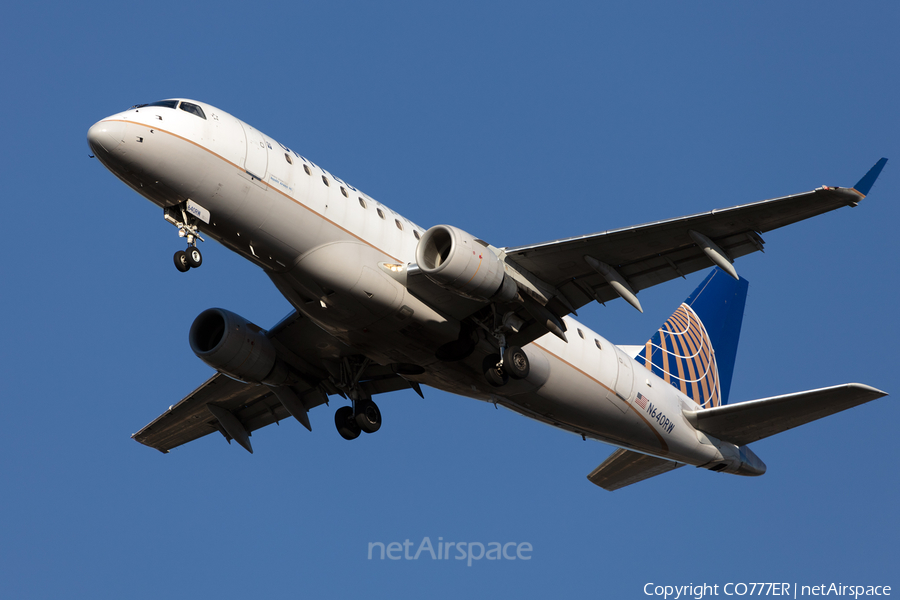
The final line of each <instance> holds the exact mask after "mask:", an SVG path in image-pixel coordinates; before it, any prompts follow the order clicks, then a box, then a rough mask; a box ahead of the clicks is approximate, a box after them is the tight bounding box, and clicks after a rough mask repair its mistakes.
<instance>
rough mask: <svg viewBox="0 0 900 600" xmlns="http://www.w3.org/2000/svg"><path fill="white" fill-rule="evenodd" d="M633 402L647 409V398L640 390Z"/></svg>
mask: <svg viewBox="0 0 900 600" xmlns="http://www.w3.org/2000/svg"><path fill="white" fill-rule="evenodd" d="M634 403H635V404H637V405H638V406H640V407H641V408H643V409H644V410H647V398H646V397H645V396H644V395H643V394H641V393H640V392H638V395H637V398H635V400H634Z"/></svg>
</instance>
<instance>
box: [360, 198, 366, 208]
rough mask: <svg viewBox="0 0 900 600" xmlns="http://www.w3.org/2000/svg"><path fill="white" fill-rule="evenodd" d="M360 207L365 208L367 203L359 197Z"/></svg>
mask: <svg viewBox="0 0 900 600" xmlns="http://www.w3.org/2000/svg"><path fill="white" fill-rule="evenodd" d="M359 205H360V206H362V207H363V208H365V207H366V201H365V200H363V199H362V196H359Z"/></svg>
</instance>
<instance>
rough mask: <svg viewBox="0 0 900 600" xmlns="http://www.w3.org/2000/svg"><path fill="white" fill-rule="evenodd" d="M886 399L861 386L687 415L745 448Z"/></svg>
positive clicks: (707, 430)
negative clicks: (860, 406)
mask: <svg viewBox="0 0 900 600" xmlns="http://www.w3.org/2000/svg"><path fill="white" fill-rule="evenodd" d="M883 396H887V393H886V392H882V391H881V390H878V389H876V388H873V387H870V386H868V385H864V384H861V383H846V384H843V385H836V386H833V387H827V388H821V389H817V390H807V391H805V392H797V393H795V394H786V395H784V396H775V397H772V398H763V399H761V400H750V401H748V402H739V403H737V404H728V405H726V406H718V407H715V408H709V409H706V410H698V411H684V416H685V418H687V420H688V421H689V422H690V423H691V424H692V425H693V426H694V427H696V428H697V429H699V430H700V431H702V432H704V433H708V434H709V435H712V436H715V437H717V438H719V439H721V440H725V441H728V442H731V443H733V444H737V445H738V446H743V445H744V444H749V443H751V442H755V441H757V440H761V439H763V438H766V437H769V436H771V435H775V434H776V433H781V432H782V431H787V430H788V429H793V428H794V427H798V426H800V425H803V424H805V423H809V422H811V421H815V420H817V419H821V418H823V417H827V416H828V415H832V414H834V413H837V412H840V411H842V410H846V409H848V408H852V407H854V406H858V405H860V404H865V403H866V402H870V401H872V400H875V399H877V398H881V397H883Z"/></svg>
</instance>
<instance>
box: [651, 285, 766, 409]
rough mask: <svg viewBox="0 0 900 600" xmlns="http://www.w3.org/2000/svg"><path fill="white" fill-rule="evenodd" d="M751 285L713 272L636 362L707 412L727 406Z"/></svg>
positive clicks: (658, 333) (663, 327)
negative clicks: (714, 407)
mask: <svg viewBox="0 0 900 600" xmlns="http://www.w3.org/2000/svg"><path fill="white" fill-rule="evenodd" d="M748 285H749V284H748V282H747V280H746V279H743V278H742V279H740V281H735V280H734V279H733V278H732V277H730V276H729V275H728V274H727V273H725V272H724V271H722V270H721V269H719V268H718V267H717V268H715V269H713V271H712V273H710V274H709V276H708V277H707V278H706V279H704V280H703V283H701V284H700V286H699V287H698V288H697V289H696V290H694V292H693V293H692V294H691V295H690V296H689V297H688V299H687V300H685V301H684V303H683V304H682V305H681V306H679V307H678V310H676V311H675V313H674V314H673V315H672V316H671V317H669V320H668V321H666V322H665V323H664V324H663V326H662V327H660V328H659V331H657V332H656V334H655V335H654V336H653V337H652V338H651V339H650V340H649V341H647V343H646V344H645V345H644V349H643V350H641V352H640V353H639V354H638V355H637V357H636V358H635V360H637V361H638V362H639V363H641V364H643V365H644V366H645V367H647V369H648V370H650V371H653V372H654V373H655V374H656V375H658V376H659V377H661V378H663V379H664V380H666V381H668V382H669V383H671V384H672V385H673V386H674V387H675V388H677V389H679V390H681V391H682V392H683V393H684V394H686V395H687V396H689V397H690V398H691V399H692V400H694V402H696V403H697V404H699V405H700V406H702V407H703V408H710V407H712V406H720V405H723V404H728V390H729V389H730V388H731V377H732V375H733V373H734V359H735V356H736V355H737V345H738V339H739V338H740V336H741V322H742V321H743V318H744V304H745V302H746V300H747V287H748Z"/></svg>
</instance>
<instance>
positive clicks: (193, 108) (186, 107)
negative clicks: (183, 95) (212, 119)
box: [179, 102, 206, 121]
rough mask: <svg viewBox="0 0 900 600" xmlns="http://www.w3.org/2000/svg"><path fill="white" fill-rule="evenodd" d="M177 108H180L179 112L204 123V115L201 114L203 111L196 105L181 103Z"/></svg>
mask: <svg viewBox="0 0 900 600" xmlns="http://www.w3.org/2000/svg"><path fill="white" fill-rule="evenodd" d="M179 108H181V110H183V111H185V112H189V113H191V114H192V115H197V116H198V117H200V118H201V119H203V120H204V121H205V120H206V115H204V114H203V109H202V108H200V107H199V106H197V105H196V104H192V103H190V102H182V103H181V106H180V107H179Z"/></svg>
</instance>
